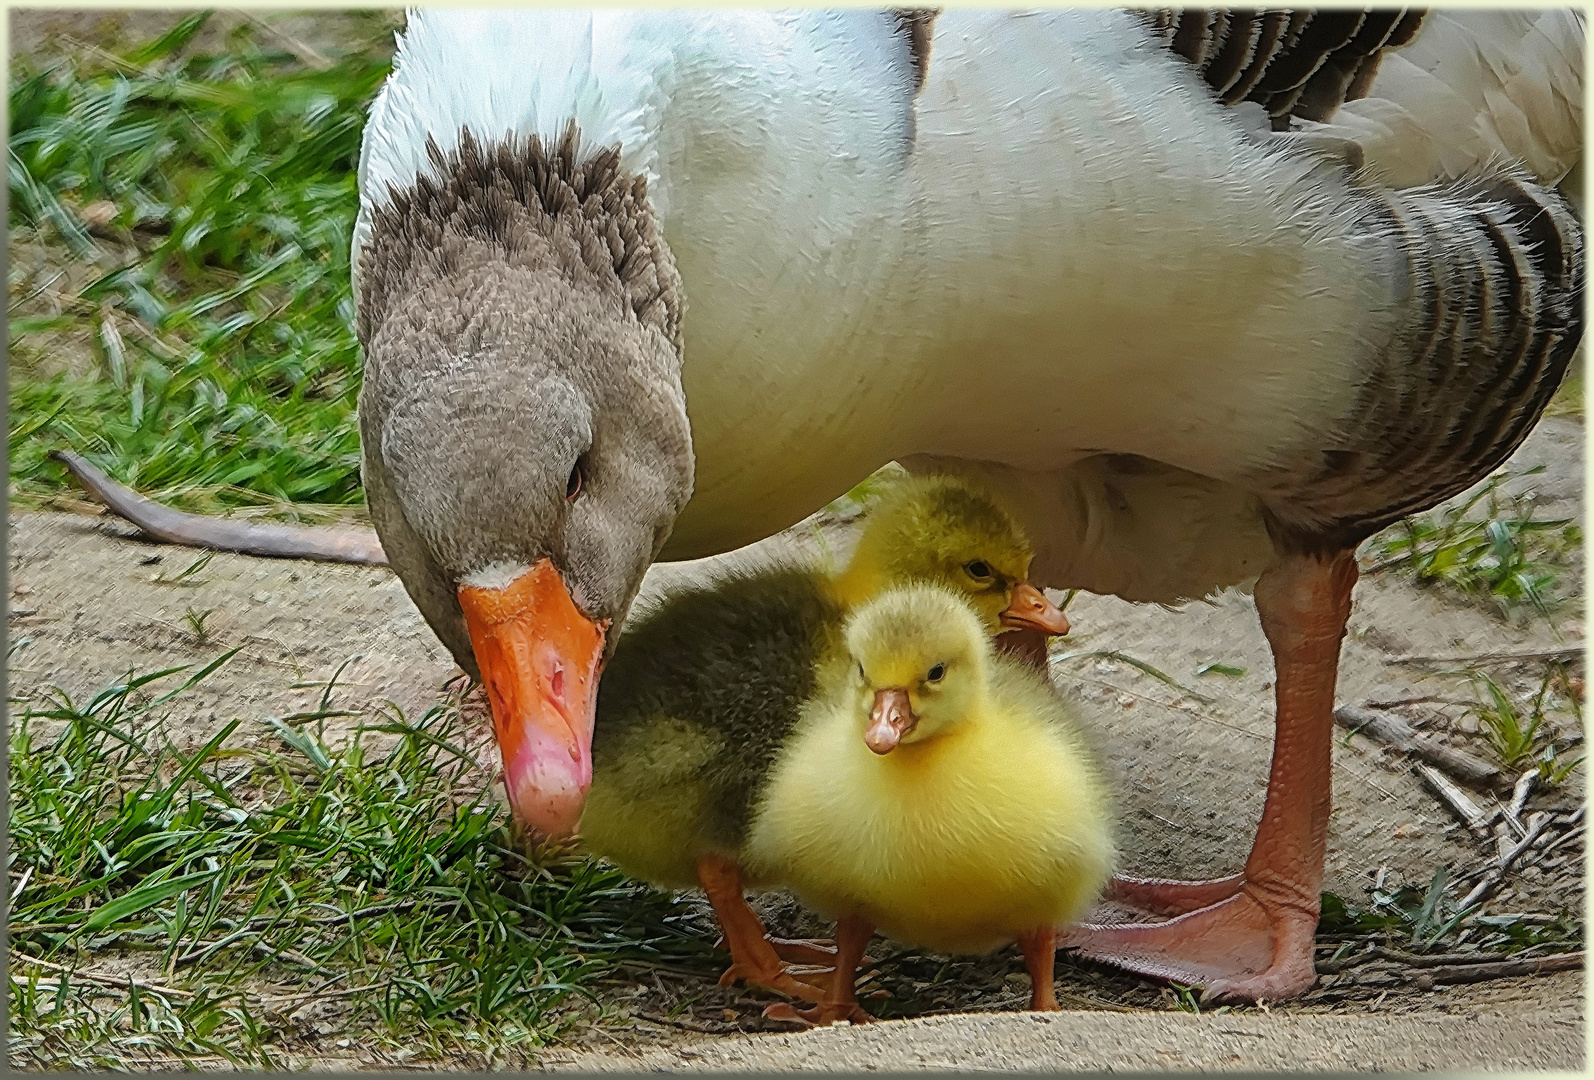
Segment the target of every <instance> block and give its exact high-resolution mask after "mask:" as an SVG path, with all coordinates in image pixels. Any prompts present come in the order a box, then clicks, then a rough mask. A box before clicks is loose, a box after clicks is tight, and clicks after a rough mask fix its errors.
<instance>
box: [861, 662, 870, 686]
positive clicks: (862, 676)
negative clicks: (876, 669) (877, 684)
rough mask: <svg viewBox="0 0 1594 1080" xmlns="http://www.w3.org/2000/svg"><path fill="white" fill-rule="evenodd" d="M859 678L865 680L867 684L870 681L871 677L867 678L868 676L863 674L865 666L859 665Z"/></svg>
mask: <svg viewBox="0 0 1594 1080" xmlns="http://www.w3.org/2000/svg"><path fill="white" fill-rule="evenodd" d="M858 678H860V679H863V680H864V681H865V682H867V681H868V679H869V676H867V675H865V674H864V673H863V665H862V664H859V665H858Z"/></svg>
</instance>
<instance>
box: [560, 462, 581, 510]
mask: <svg viewBox="0 0 1594 1080" xmlns="http://www.w3.org/2000/svg"><path fill="white" fill-rule="evenodd" d="M585 482H586V469H585V468H583V467H582V464H581V459H580V458H577V459H576V463H575V465H573V466H571V469H570V479H568V480H566V481H565V502H567V503H572V502H575V501H576V496H577V495H580V494H581V488H582V486H583V485H584V484H585Z"/></svg>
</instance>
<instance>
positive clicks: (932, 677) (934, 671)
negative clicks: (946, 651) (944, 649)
mask: <svg viewBox="0 0 1594 1080" xmlns="http://www.w3.org/2000/svg"><path fill="white" fill-rule="evenodd" d="M945 674H946V665H945V664H937V665H935V667H933V668H931V669H930V674H929V675H927V676H925V678H926V679H927V680H928V681H930V682H940V681H941V678H942V676H944V675H945Z"/></svg>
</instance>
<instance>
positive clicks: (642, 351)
mask: <svg viewBox="0 0 1594 1080" xmlns="http://www.w3.org/2000/svg"><path fill="white" fill-rule="evenodd" d="M576 151H577V143H576V138H575V132H574V129H573V128H572V130H571V131H570V132H569V133H567V136H566V138H565V140H564V141H563V142H562V143H559V144H556V145H552V146H546V147H545V146H544V145H542V144H541V143H539V142H538V141H537V140H535V139H531V140H528V141H526V142H524V143H518V142H516V141H514V140H509V141H507V142H505V143H503V144H500V145H497V146H494V147H490V148H489V147H483V146H482V145H480V144H478V143H477V142H476V141H474V140H473V139H472V138H470V136H469V134H468V133H466V134H465V135H464V137H463V138H462V139H461V143H460V148H459V150H458V151H457V152H456V153H453V154H450V155H447V156H445V155H443V154H441V153H437V152H436V151H435V147H434V153H433V158H434V161H433V164H434V169H433V172H432V174H431V175H429V176H423V177H421V178H420V179H419V180H418V181H417V183H416V185H415V187H414V188H413V189H412V190H409V191H405V192H390V197H389V199H388V201H387V202H386V203H385V204H384V205H382V206H380V207H377V208H375V210H374V212H372V213H371V214H370V230H369V236H368V238H367V239H365V240H364V242H363V249H362V251H361V253H360V259H359V264H358V269H359V329H360V338H361V341H362V343H363V345H364V348H365V358H366V367H365V380H364V383H363V386H362V389H361V394H360V428H361V443H362V447H363V452H364V469H365V483H366V490H367V498H368V501H369V503H370V507H371V514H372V519H373V521H374V523H375V525H376V527H377V531H378V533H379V534H380V535H381V539H382V545H383V548H384V549H385V550H386V551H387V553H388V557H389V560H390V561H391V563H392V565H393V569H394V570H395V571H396V572H397V573H398V575H399V577H400V579H401V580H402V581H403V583H404V586H405V588H406V589H407V590H408V592H409V594H410V596H411V597H412V598H413V599H414V600H415V603H416V605H417V606H418V607H419V608H420V610H421V612H422V614H423V615H424V616H425V617H426V619H427V621H428V622H429V623H430V624H431V626H432V628H433V630H434V631H435V632H436V633H437V635H438V637H439V638H440V639H441V640H442V641H443V642H444V643H445V644H446V645H447V646H448V647H449V649H450V651H452V652H453V654H454V657H455V659H456V660H457V661H458V662H459V664H460V665H461V667H463V668H465V670H467V671H468V672H470V673H471V674H473V675H476V676H478V677H479V678H480V679H481V681H482V683H483V684H484V685H485V687H486V690H487V696H488V699H489V702H490V705H491V709H492V714H493V725H494V729H495V731H496V734H497V736H498V742H499V746H500V749H501V751H502V753H503V758H504V770H505V785H506V787H507V789H508V792H509V798H510V802H511V805H512V807H513V810H514V814H515V817H516V818H517V820H518V821H519V822H520V823H521V824H522V825H523V826H526V827H529V828H530V829H531V830H533V831H534V832H536V833H540V834H543V835H546V836H561V835H566V834H568V833H570V832H572V831H573V830H574V828H575V826H576V823H577V821H578V820H579V818H580V814H581V808H582V805H583V803H584V801H585V797H586V792H587V789H588V786H589V785H590V783H591V779H592V753H591V740H592V724H593V714H594V707H595V703H596V697H597V683H598V676H599V674H600V672H601V670H602V666H603V662H604V659H605V657H606V656H607V655H608V652H609V650H610V649H611V648H612V646H613V644H614V638H615V636H616V635H615V633H614V631H615V630H616V628H617V627H618V626H619V624H620V622H621V620H622V619H623V618H624V616H625V613H626V611H627V609H628V608H629V606H630V604H631V601H632V600H633V598H634V597H635V595H636V592H637V589H638V588H639V586H640V584H641V581H642V576H643V574H644V572H645V571H646V569H647V567H648V564H649V563H650V562H652V560H653V558H654V557H655V556H656V555H657V553H658V551H659V549H660V547H661V546H662V545H663V543H664V541H665V539H666V538H667V537H668V535H669V532H670V528H671V526H672V524H673V522H674V520H675V517H676V515H677V514H678V513H679V512H680V510H681V508H682V506H684V505H685V503H686V501H687V499H688V498H689V497H690V495H691V491H692V475H693V462H692V449H691V432H690V429H689V426H688V423H687V416H686V405H685V398H684V395H683V393H682V390H681V384H680V347H679V346H680V338H679V311H680V305H679V292H680V285H679V279H678V278H677V276H676V274H675V269H674V265H673V262H672V260H671V257H670V253H669V250H668V248H667V247H666V246H665V244H664V241H663V239H662V237H661V236H660V235H659V232H658V229H657V227H656V225H655V224H654V220H653V217H652V214H651V211H650V209H649V206H648V203H647V196H646V190H645V187H644V186H643V183H642V181H641V180H640V179H635V178H627V177H625V176H623V175H622V174H621V173H620V171H619V169H618V164H617V161H618V159H617V155H615V154H613V153H605V152H599V153H597V154H595V155H591V156H589V157H587V158H586V159H584V160H583V159H580V158H578V155H577V152H576Z"/></svg>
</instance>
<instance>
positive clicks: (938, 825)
mask: <svg viewBox="0 0 1594 1080" xmlns="http://www.w3.org/2000/svg"><path fill="white" fill-rule="evenodd" d="M983 631H984V627H983V626H982V625H981V622H980V620H979V618H978V617H977V616H976V615H975V613H974V612H973V611H972V610H971V609H970V608H969V606H968V605H967V604H966V603H965V602H964V600H963V599H962V598H961V597H960V596H959V595H958V594H956V593H954V592H951V591H949V590H947V589H944V588H938V587H935V586H912V587H907V588H902V589H896V590H893V591H891V592H888V593H886V594H884V595H882V596H880V597H878V598H876V599H874V600H872V601H870V602H869V603H867V604H865V605H864V606H862V607H861V608H859V609H858V610H857V611H855V612H854V613H853V614H852V616H851V617H850V618H849V619H848V621H847V623H846V626H845V629H844V631H843V643H844V648H845V655H846V663H845V664H836V665H832V666H831V667H830V668H828V669H827V670H826V672H825V673H824V677H823V680H822V685H821V686H820V687H819V688H818V691H817V692H816V693H815V695H814V696H813V697H812V698H811V699H810V701H809V702H808V703H807V704H806V705H805V707H804V710H803V715H802V717H801V719H800V720H799V721H798V724H797V726H796V728H795V729H794V730H793V732H792V734H791V737H790V738H789V739H787V740H786V743H785V745H784V746H782V748H781V750H780V752H779V754H778V755H777V756H776V759H775V762H774V764H773V765H772V767H771V768H770V770H769V776H768V780H767V781H766V782H765V784H764V785H763V787H762V789H761V791H760V794H759V796H758V799H757V803H756V805H755V807H754V812H753V820H752V825H751V827H750V828H749V830H748V833H747V839H746V842H745V844H744V846H743V850H742V855H741V858H742V864H743V866H744V867H745V868H746V871H747V873H748V875H749V877H750V878H752V879H754V880H761V881H766V882H778V883H779V884H780V885H782V886H783V887H785V888H788V889H790V890H791V891H792V892H794V893H795V894H796V895H797V896H798V897H799V898H800V899H801V900H803V901H804V902H805V903H807V904H809V905H810V906H812V907H813V908H814V909H815V910H817V911H819V912H821V913H824V914H827V915H829V916H831V917H833V918H835V919H837V920H838V924H837V931H836V948H837V956H836V961H835V969H836V970H835V975H834V977H833V978H832V979H831V981H830V985H829V987H828V991H827V993H826V994H825V996H824V997H823V999H822V1000H821V1001H820V1003H819V1005H818V1006H817V1008H815V1009H810V1010H802V1011H798V1010H796V1009H793V1008H792V1007H790V1006H776V1007H772V1009H771V1011H770V1014H771V1015H785V1016H788V1017H790V1018H796V1019H802V1020H806V1021H808V1022H811V1023H829V1022H833V1021H835V1020H854V1021H858V1020H866V1019H868V1017H867V1016H866V1015H865V1014H864V1013H863V1011H862V1009H861V1008H859V1006H858V1003H857V1000H856V998H855V997H854V992H853V975H854V972H855V969H856V966H857V963H858V960H859V958H860V957H861V956H862V955H863V948H864V945H865V944H866V943H867V942H868V940H869V938H870V936H871V935H872V934H873V933H874V932H875V930H877V929H878V930H879V931H881V932H883V933H885V934H886V935H887V936H889V937H893V938H896V939H898V940H901V941H904V942H907V943H910V944H913V945H919V946H923V947H926V948H929V949H934V950H937V951H944V952H984V951H988V950H990V949H992V948H995V947H997V946H999V945H1003V944H1006V943H1008V942H1012V941H1015V940H1016V941H1017V942H1018V943H1019V944H1020V946H1021V948H1022V949H1023V952H1024V956H1025V962H1026V966H1027V967H1028V969H1029V972H1030V976H1031V979H1032V980H1033V992H1032V995H1031V1002H1030V1007H1031V1008H1032V1009H1055V1008H1056V1007H1057V1006H1056V999H1055V996H1054V992H1053V988H1052V963H1053V957H1054V955H1055V949H1054V929H1055V928H1056V927H1057V926H1059V925H1063V924H1067V923H1070V922H1074V921H1075V920H1077V919H1078V918H1079V917H1080V916H1081V915H1082V914H1083V913H1084V912H1085V910H1086V909H1087V908H1088V907H1089V906H1090V904H1091V902H1092V901H1093V900H1094V899H1095V897H1096V896H1097V895H1098V893H1099V892H1100V891H1101V888H1102V886H1103V885H1104V884H1105V883H1106V881H1107V877H1108V874H1109V873H1110V871H1111V867H1112V863H1113V845H1112V840H1111V832H1110V822H1109V815H1108V810H1107V795H1106V790H1105V788H1104V785H1103V783H1102V780H1101V777H1100V775H1099V773H1098V770H1097V768H1096V766H1095V764H1094V760H1093V757H1092V755H1091V753H1090V751H1089V749H1088V747H1087V745H1086V743H1085V741H1084V739H1083V737H1082V736H1081V733H1080V731H1079V730H1078V729H1077V727H1076V726H1075V723H1074V721H1073V719H1072V717H1071V715H1070V711H1069V708H1068V707H1067V706H1066V705H1065V704H1064V702H1063V700H1062V699H1061V698H1059V697H1058V696H1057V694H1056V693H1055V691H1053V689H1052V688H1051V686H1050V685H1049V684H1047V683H1046V682H1045V681H1044V678H1043V677H1042V676H1041V675H1040V674H1038V673H1037V672H1035V671H1034V670H1033V669H1032V668H1031V667H1029V666H1028V665H1025V664H1022V663H1020V662H1018V661H1015V660H1012V659H1008V658H1006V657H1002V656H1000V655H998V653H997V652H996V650H995V649H994V648H993V647H992V645H991V642H990V640H989V639H988V637H987V636H986V634H985V633H984V632H983Z"/></svg>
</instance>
